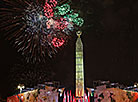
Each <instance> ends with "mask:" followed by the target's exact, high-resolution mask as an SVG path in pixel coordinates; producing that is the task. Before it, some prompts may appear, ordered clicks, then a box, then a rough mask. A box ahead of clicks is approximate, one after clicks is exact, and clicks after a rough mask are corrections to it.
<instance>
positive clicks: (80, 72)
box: [75, 31, 84, 98]
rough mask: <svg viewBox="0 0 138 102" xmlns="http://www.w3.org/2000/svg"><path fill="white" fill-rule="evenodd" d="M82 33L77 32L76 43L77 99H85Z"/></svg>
mask: <svg viewBox="0 0 138 102" xmlns="http://www.w3.org/2000/svg"><path fill="white" fill-rule="evenodd" d="M81 34H82V32H81V31H78V32H77V36H78V38H77V41H76V90H75V91H76V98H82V97H84V65H83V44H82V41H81V37H80V36H81Z"/></svg>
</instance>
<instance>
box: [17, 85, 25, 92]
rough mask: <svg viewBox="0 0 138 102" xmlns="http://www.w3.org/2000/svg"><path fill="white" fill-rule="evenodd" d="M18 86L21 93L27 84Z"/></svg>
mask: <svg viewBox="0 0 138 102" xmlns="http://www.w3.org/2000/svg"><path fill="white" fill-rule="evenodd" d="M17 88H18V89H20V93H21V92H22V89H24V88H25V86H24V84H19V85H18V87H17Z"/></svg>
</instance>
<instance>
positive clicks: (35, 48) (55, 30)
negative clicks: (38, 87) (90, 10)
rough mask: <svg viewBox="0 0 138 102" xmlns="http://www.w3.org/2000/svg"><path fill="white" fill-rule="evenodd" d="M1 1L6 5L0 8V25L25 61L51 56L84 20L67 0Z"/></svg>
mask: <svg viewBox="0 0 138 102" xmlns="http://www.w3.org/2000/svg"><path fill="white" fill-rule="evenodd" d="M3 1H4V2H5V3H4V4H5V5H6V7H4V8H1V12H0V18H1V22H2V25H1V26H0V27H1V28H2V29H3V30H6V34H7V35H8V37H7V38H8V40H10V41H12V42H14V46H15V47H16V48H17V49H18V52H21V53H22V55H24V56H25V58H26V59H27V61H28V62H30V61H32V62H36V61H39V62H40V61H45V60H44V59H45V57H46V56H47V55H49V56H50V57H52V55H54V54H56V53H57V51H58V49H59V48H60V47H62V46H63V45H65V43H66V42H67V40H68V39H69V37H70V36H71V34H72V33H71V32H72V31H73V30H74V29H76V28H79V27H81V26H82V24H83V22H84V21H83V19H82V18H79V14H78V13H76V12H75V11H74V10H73V9H71V7H70V5H69V3H67V2H66V1H64V4H63V3H61V1H56V0H46V1H39V0H14V1H11V0H3ZM65 2H66V3H65Z"/></svg>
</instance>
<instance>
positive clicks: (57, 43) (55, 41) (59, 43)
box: [52, 38, 65, 47]
mask: <svg viewBox="0 0 138 102" xmlns="http://www.w3.org/2000/svg"><path fill="white" fill-rule="evenodd" d="M64 42H65V41H64V40H63V38H61V39H58V38H53V40H52V44H53V45H54V46H55V47H60V46H62V45H63V44H64Z"/></svg>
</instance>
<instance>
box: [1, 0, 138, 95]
mask: <svg viewBox="0 0 138 102" xmlns="http://www.w3.org/2000/svg"><path fill="white" fill-rule="evenodd" d="M73 2H74V3H76V4H77V2H79V3H80V8H81V10H82V12H83V15H84V19H85V24H84V27H83V28H82V31H83V35H82V40H83V44H84V63H85V81H86V86H92V82H93V81H94V80H109V81H111V82H119V83H123V84H128V85H129V84H131V83H133V82H136V81H137V82H138V1H137V0H73ZM75 40H76V38H75V37H73V38H72V39H71V40H70V41H69V42H68V44H67V45H66V46H65V47H64V48H63V49H62V50H61V51H59V53H58V54H57V55H56V56H54V58H53V59H51V60H48V61H47V63H49V65H51V70H52V71H53V73H54V80H58V81H60V82H61V84H62V85H64V86H67V87H68V86H73V85H74V68H75V65H74V64H75ZM21 59H23V57H22V56H21V55H20V54H19V53H17V52H16V49H15V48H14V47H12V45H11V44H10V43H9V41H7V40H5V37H4V36H3V32H2V31H1V32H0V81H1V83H0V95H2V96H6V95H9V94H10V92H9V90H10V87H9V85H10V82H9V77H8V76H9V70H10V68H11V67H12V66H14V65H15V64H18V63H20V62H21ZM24 63H25V61H24Z"/></svg>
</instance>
